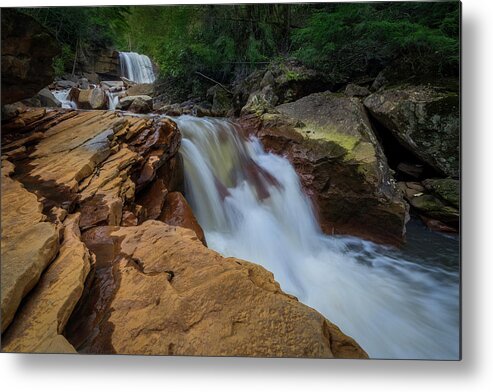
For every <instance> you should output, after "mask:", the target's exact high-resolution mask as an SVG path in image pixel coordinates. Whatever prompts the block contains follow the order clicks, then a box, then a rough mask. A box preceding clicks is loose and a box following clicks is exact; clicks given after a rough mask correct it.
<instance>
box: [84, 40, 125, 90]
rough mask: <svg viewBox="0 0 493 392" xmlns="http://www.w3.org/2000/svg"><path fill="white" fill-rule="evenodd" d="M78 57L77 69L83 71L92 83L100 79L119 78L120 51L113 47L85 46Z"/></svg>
mask: <svg viewBox="0 0 493 392" xmlns="http://www.w3.org/2000/svg"><path fill="white" fill-rule="evenodd" d="M82 51H83V53H82V55H81V56H79V57H78V61H77V67H76V68H77V70H78V71H79V72H82V73H83V74H84V76H85V77H87V78H88V79H90V81H91V83H98V82H99V81H100V80H118V78H119V75H120V58H119V53H118V52H117V51H115V50H113V49H111V48H107V47H106V46H105V47H100V46H97V45H96V46H84V47H83V48H82Z"/></svg>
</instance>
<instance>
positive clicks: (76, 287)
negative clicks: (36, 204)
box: [2, 214, 92, 353]
mask: <svg viewBox="0 0 493 392" xmlns="http://www.w3.org/2000/svg"><path fill="white" fill-rule="evenodd" d="M78 220H79V215H78V214H77V215H72V216H70V217H68V218H67V219H65V221H64V226H65V229H64V240H63V244H62V246H61V248H60V253H59V254H58V256H57V258H56V259H55V261H53V263H51V265H50V266H49V268H48V269H47V270H46V272H45V273H44V274H43V276H42V278H41V279H40V281H39V283H38V285H37V286H36V288H35V289H34V290H33V292H32V293H31V294H30V296H29V299H28V300H27V302H26V303H25V304H24V306H23V307H22V309H21V310H20V311H19V313H18V314H17V315H16V317H15V321H14V322H13V323H12V324H11V325H10V326H9V328H8V330H7V331H6V333H5V334H4V335H3V336H2V350H3V351H8V352H42V353H46V352H54V353H59V352H75V349H74V348H73V346H72V345H71V344H70V343H69V342H68V341H67V340H66V339H65V337H63V335H62V331H63V329H64V328H65V324H66V323H67V321H68V318H69V317H70V314H71V313H72V311H73V309H74V307H75V305H76V304H77V301H78V300H79V298H80V296H81V294H82V291H83V289H84V281H85V279H86V277H87V274H88V273H89V269H90V266H91V262H92V256H91V254H90V253H89V251H88V249H87V248H86V246H85V245H84V244H83V243H82V242H81V241H80V232H79V225H78Z"/></svg>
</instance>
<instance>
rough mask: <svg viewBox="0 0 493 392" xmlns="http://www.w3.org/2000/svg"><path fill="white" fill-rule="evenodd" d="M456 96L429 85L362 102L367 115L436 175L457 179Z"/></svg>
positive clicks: (384, 92) (378, 94)
mask: <svg viewBox="0 0 493 392" xmlns="http://www.w3.org/2000/svg"><path fill="white" fill-rule="evenodd" d="M459 103H460V102H459V94H458V93H457V92H456V91H448V90H445V89H443V88H439V87H433V86H429V85H419V86H397V87H392V88H388V89H384V90H381V91H379V92H376V93H374V94H372V95H370V96H369V97H367V98H366V99H365V100H364V105H365V106H366V108H368V110H369V111H370V113H371V115H372V116H373V117H374V118H375V119H377V120H378V121H379V122H380V123H381V124H382V126H384V127H385V128H386V129H388V130H389V131H390V132H391V133H392V135H394V137H395V138H396V139H397V140H398V141H399V142H400V143H401V144H402V145H403V146H405V147H406V148H407V149H408V150H409V151H411V152H412V153H413V154H414V155H415V156H416V157H418V158H419V159H420V160H422V161H423V162H425V163H427V164H428V165H430V166H431V167H432V168H434V169H435V170H436V171H437V172H438V173H441V174H443V175H446V176H451V177H454V178H457V177H458V176H459V170H460V162H459V153H460V151H459V150H460V147H459V136H460V118H459Z"/></svg>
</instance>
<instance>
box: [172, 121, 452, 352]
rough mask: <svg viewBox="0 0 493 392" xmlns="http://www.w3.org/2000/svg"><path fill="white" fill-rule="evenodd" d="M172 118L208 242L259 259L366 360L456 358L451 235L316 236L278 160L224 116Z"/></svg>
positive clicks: (302, 198) (284, 163)
mask: <svg viewBox="0 0 493 392" xmlns="http://www.w3.org/2000/svg"><path fill="white" fill-rule="evenodd" d="M174 120H175V121H176V122H177V124H178V126H179V128H180V131H181V132H182V135H183V140H182V145H181V149H180V152H181V155H182V157H183V160H184V167H185V192H186V196H187V199H188V200H189V202H190V204H191V206H192V208H193V210H194V213H195V215H196V217H197V219H198V221H199V223H200V224H201V226H202V228H203V229H204V232H205V235H206V239H207V243H208V245H209V247H210V248H212V249H214V250H216V251H218V252H220V253H221V254H223V255H224V256H233V257H238V258H242V259H245V260H249V261H252V262H255V263H259V264H261V265H263V266H264V267H265V268H267V269H268V270H269V271H271V272H273V274H274V276H275V279H276V280H277V281H278V282H279V283H280V285H281V288H282V289H283V290H284V291H286V292H288V293H290V294H293V295H295V296H296V297H298V299H299V300H300V301H301V302H303V303H305V304H307V305H309V306H311V307H313V308H315V309H316V310H318V311H319V312H321V313H322V314H323V315H324V316H326V317H327V318H328V319H329V320H331V321H333V322H334V323H336V324H337V325H338V326H339V327H340V328H341V329H342V331H343V332H344V333H346V334H348V335H349V336H352V337H353V338H355V339H356V341H357V342H358V343H359V344H360V345H361V346H362V347H363V348H364V349H365V350H366V351H367V352H368V353H369V355H370V356H371V357H373V358H400V359H405V358H409V359H412V358H419V359H425V358H427V359H457V358H458V355H459V327H460V325H459V269H458V260H457V249H458V241H457V239H453V238H447V237H444V236H440V235H438V234H430V233H426V236H423V234H422V232H420V231H419V230H423V229H421V228H419V227H417V228H415V227H413V226H412V225H410V227H409V229H410V230H409V235H408V239H409V242H410V244H411V245H408V246H407V248H404V249H402V250H399V249H394V248H390V247H384V246H379V245H376V244H373V243H371V242H368V241H363V240H361V239H358V238H353V237H344V236H326V235H324V234H323V233H322V231H321V230H320V227H319V225H318V222H317V220H316V218H315V215H314V213H313V210H312V206H311V204H310V202H309V199H308V198H307V197H306V195H305V194H304V193H303V191H302V189H301V185H300V181H299V178H298V176H297V174H296V172H295V170H294V168H293V166H292V165H291V164H290V162H289V161H288V160H287V159H285V158H283V157H280V156H277V155H274V154H271V153H267V152H265V151H264V150H263V148H262V145H261V143H260V141H259V140H258V139H256V138H252V139H249V140H247V139H245V138H243V137H241V136H240V133H239V132H238V131H237V130H236V128H235V126H234V124H232V123H231V122H229V121H226V120H220V119H209V118H195V117H189V116H181V117H178V118H175V119H174ZM415 231H416V232H417V233H418V234H417V236H416V237H415V238H414V237H413V236H414V234H413V233H414V232H415ZM420 233H421V234H420ZM430 235H433V236H434V237H433V238H432V240H431V242H430V239H429V238H430ZM420 236H421V237H420ZM427 241H428V242H427ZM412 244H414V245H412ZM445 261H446V262H445ZM447 263H448V264H447Z"/></svg>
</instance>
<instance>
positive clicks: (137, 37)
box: [25, 1, 460, 82]
mask: <svg viewBox="0 0 493 392" xmlns="http://www.w3.org/2000/svg"><path fill="white" fill-rule="evenodd" d="M25 12H27V13H29V14H31V15H32V16H34V17H35V18H36V19H37V20H38V21H40V22H41V23H42V24H44V25H45V26H47V27H48V28H49V29H50V30H51V31H52V32H53V34H54V35H55V36H56V38H57V39H58V40H59V41H60V43H62V44H63V47H64V50H63V52H62V55H61V57H60V58H59V59H57V60H56V61H55V63H54V65H55V67H58V68H59V69H58V70H60V69H61V68H64V67H65V68H67V65H68V64H69V63H70V61H71V60H72V59H73V56H74V54H75V52H76V51H77V47H78V45H79V47H80V45H93V46H114V47H115V48H116V49H119V50H125V51H136V52H139V53H145V54H147V55H149V56H150V57H151V58H152V60H153V61H154V62H155V63H156V64H157V65H158V66H159V69H160V73H161V76H163V77H166V76H170V77H182V78H183V77H184V78H187V77H189V76H190V75H193V74H194V72H196V71H199V72H202V73H204V74H207V75H209V76H211V77H214V78H216V79H218V80H221V81H231V80H232V79H233V78H234V77H236V76H238V75H243V74H245V73H247V72H250V71H251V70H253V69H255V68H258V67H261V66H264V65H265V64H266V63H268V62H271V61H276V60H279V59H285V58H294V59H298V60H300V61H301V62H303V63H305V64H306V65H308V66H309V67H311V68H314V69H317V70H319V71H322V72H324V73H325V75H326V76H327V78H328V79H329V80H333V81H334V82H344V81H347V80H349V79H351V78H352V77H355V76H362V75H375V74H376V73H378V72H379V71H380V70H382V69H383V68H384V67H386V66H389V65H392V64H395V63H398V64H399V65H400V66H401V67H402V66H403V67H405V68H406V69H409V70H410V71H411V72H415V73H435V74H441V75H456V74H457V72H458V68H459V52H460V47H459V45H460V40H459V37H460V31H459V27H460V3H459V2H455V1H451V2H436V3H428V2H426V3H419V2H418V3H416V2H404V3H397V2H386V3H354V4H337V3H316V4H289V5H288V4H250V5H246V4H236V5H200V6H198V5H190V6H131V7H93V8H88V7H59V8H40V9H26V10H25Z"/></svg>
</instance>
